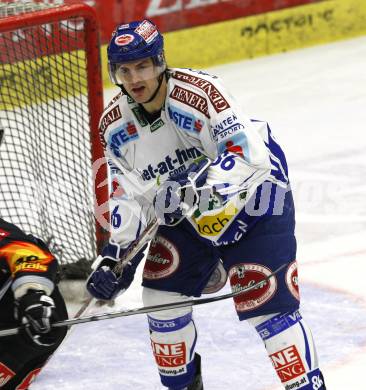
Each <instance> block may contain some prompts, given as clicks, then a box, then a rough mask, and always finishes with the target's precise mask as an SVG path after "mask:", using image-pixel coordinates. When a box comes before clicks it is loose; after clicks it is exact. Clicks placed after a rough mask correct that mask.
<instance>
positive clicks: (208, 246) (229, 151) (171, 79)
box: [87, 20, 325, 390]
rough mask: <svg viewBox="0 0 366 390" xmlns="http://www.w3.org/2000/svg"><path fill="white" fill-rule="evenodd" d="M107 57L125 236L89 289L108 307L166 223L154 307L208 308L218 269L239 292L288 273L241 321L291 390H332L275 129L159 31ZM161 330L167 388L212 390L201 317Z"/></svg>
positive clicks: (113, 244) (127, 36) (157, 332)
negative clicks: (174, 57) (154, 227)
mask: <svg viewBox="0 0 366 390" xmlns="http://www.w3.org/2000/svg"><path fill="white" fill-rule="evenodd" d="M108 60H109V73H110V77H111V80H112V81H113V83H115V84H116V85H118V86H119V87H120V88H121V92H120V93H119V94H118V95H117V96H116V97H115V98H114V99H113V100H112V102H111V103H110V104H109V105H108V107H107V108H106V110H105V112H104V114H103V116H102V118H101V121H100V133H101V140H102V143H103V145H104V147H105V153H106V156H107V158H108V160H109V162H110V164H111V166H113V169H115V170H118V171H120V172H121V181H122V184H123V188H124V192H123V195H121V194H120V195H119V196H115V197H114V198H113V199H111V210H112V217H111V218H112V219H111V226H112V227H113V231H112V239H111V241H110V243H109V244H108V245H107V246H106V247H105V248H104V250H103V253H102V255H101V256H100V257H98V259H97V260H96V262H95V265H94V271H93V273H92V274H91V275H90V277H89V279H88V281H87V288H88V290H89V292H90V293H91V294H92V295H93V296H95V297H96V298H98V299H104V300H109V299H113V298H114V297H115V296H117V295H118V294H120V293H122V292H123V291H125V290H126V289H127V288H128V287H129V285H130V284H131V282H132V280H133V277H134V273H135V270H136V267H137V265H138V263H139V262H140V261H141V260H142V259H143V258H144V253H143V252H141V253H139V254H138V255H137V256H136V257H135V258H134V259H133V260H132V261H130V262H129V263H128V264H127V265H126V266H125V268H124V269H123V272H122V275H116V274H115V273H114V272H113V267H114V265H115V263H116V261H118V259H119V258H120V257H121V255H122V254H123V253H124V252H125V250H126V248H128V246H129V244H130V242H131V241H132V240H133V239H135V238H136V237H138V236H139V234H140V233H141V231H142V230H143V228H144V226H146V225H147V224H148V223H149V222H150V221H151V220H153V219H154V218H155V217H157V218H158V220H159V222H160V226H159V228H158V231H157V233H156V236H155V238H154V239H153V241H152V243H151V245H150V248H149V251H148V253H147V256H146V260H145V265H144V271H143V283H142V284H143V301H144V304H145V305H146V306H147V305H156V304H161V303H167V302H172V301H174V302H182V301H185V300H187V299H189V297H192V296H193V297H198V296H200V295H201V293H202V292H203V291H204V289H205V288H207V284H208V283H211V281H212V278H211V276H212V275H214V274H215V273H217V272H218V270H220V275H221V276H222V275H223V274H225V272H226V273H227V277H228V279H229V282H230V284H231V287H232V289H233V290H234V291H240V290H241V289H244V288H245V287H246V286H248V285H252V284H254V283H257V282H260V281H261V280H264V278H266V277H267V276H268V275H270V274H271V273H272V272H273V271H274V270H275V269H277V268H278V267H279V266H280V265H282V264H284V265H285V267H284V268H283V269H282V270H281V271H280V272H279V273H278V274H276V275H275V276H274V277H271V278H270V279H269V280H267V281H264V282H263V283H261V284H260V285H259V287H258V288H257V289H255V290H254V291H251V292H249V293H245V294H243V295H239V296H237V297H235V299H234V303H235V308H236V311H237V314H238V318H239V320H240V321H243V320H247V321H248V322H249V323H250V324H252V325H253V326H254V327H255V329H256V330H257V332H258V334H259V336H260V337H261V338H262V340H263V342H264V346H265V348H266V350H267V353H268V355H269V357H270V359H271V361H272V363H273V366H274V369H275V370H276V373H277V375H278V376H279V379H280V380H281V382H282V384H283V387H284V388H285V389H290V388H298V389H302V390H323V389H325V385H324V379H323V376H322V373H321V371H320V370H319V366H318V360H317V354H316V350H315V346H314V342H313V338H312V335H311V332H310V330H309V328H308V326H307V325H306V323H305V321H304V319H303V317H302V315H301V313H300V311H299V302H300V296H299V287H298V278H297V263H296V239H295V235H294V228H295V212H294V205H293V199H292V193H291V188H290V185H289V179H288V169H287V164H286V160H285V156H284V153H283V151H282V149H281V147H280V146H279V145H278V143H277V142H276V140H275V139H274V138H273V136H272V134H271V131H270V128H269V126H268V124H267V123H266V122H264V121H259V120H251V119H249V118H248V117H247V116H246V115H245V113H243V110H242V108H241V107H240V106H239V105H238V104H237V103H236V102H235V100H234V99H233V98H232V97H231V96H230V95H229V94H228V92H227V91H226V90H225V88H224V87H223V85H222V84H221V81H220V80H219V79H218V78H217V77H215V76H212V75H209V74H207V73H205V72H202V71H196V70H192V69H177V68H167V66H166V62H165V57H164V51H163V37H162V35H161V34H160V32H159V31H158V29H157V27H156V26H155V25H154V23H152V22H151V21H149V20H142V21H136V22H132V23H128V24H122V25H120V26H118V27H117V28H116V30H115V31H114V33H113V35H112V39H111V41H110V43H109V46H108ZM126 218H128V221H129V222H128V224H126V223H123V221H125V220H126ZM210 278H211V279H210ZM222 280H223V281H225V280H226V279H225V277H221V281H222ZM222 284H223V283H221V285H222ZM211 290H212V288H211ZM148 323H149V328H150V337H151V345H152V352H153V354H154V356H155V360H156V364H157V367H158V371H159V374H160V378H161V382H162V384H163V385H164V386H165V387H167V388H169V389H171V390H183V389H189V390H199V389H203V382H202V375H201V364H200V355H199V354H198V353H197V351H196V341H197V331H196V326H195V323H194V318H193V314H192V309H191V308H179V309H172V310H166V311H161V312H154V313H151V314H149V315H148Z"/></svg>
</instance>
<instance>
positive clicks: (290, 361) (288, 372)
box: [269, 345, 307, 388]
mask: <svg viewBox="0 0 366 390" xmlns="http://www.w3.org/2000/svg"><path fill="white" fill-rule="evenodd" d="M269 357H270V359H271V361H272V364H273V367H274V368H275V370H276V372H277V375H278V376H279V378H280V379H281V382H282V383H285V382H288V381H291V380H293V379H295V378H298V377H299V376H301V375H304V374H305V367H304V364H303V362H302V360H301V357H300V354H299V351H298V350H297V348H296V346H295V345H291V346H290V347H287V348H284V349H282V350H281V351H278V352H275V353H273V354H271V355H269ZM304 379H307V378H306V376H304ZM304 383H305V382H304ZM301 384H303V383H301ZM290 388H291V387H290Z"/></svg>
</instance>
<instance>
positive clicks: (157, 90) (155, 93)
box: [118, 71, 165, 104]
mask: <svg viewBox="0 0 366 390" xmlns="http://www.w3.org/2000/svg"><path fill="white" fill-rule="evenodd" d="M164 77H165V71H164V72H163V73H161V74H160V75H159V77H158V86H157V87H156V89H155V91H154V93H153V94H152V95H151V97H150V98H149V99H148V100H146V101H145V102H142V103H141V104H147V103H150V102H152V101H153V100H154V99H155V97H156V95H157V94H158V92H159V90H160V87H161V85H162V83H163V80H164ZM118 86H119V87H120V88H121V90H122V92H123V93H124V94H125V95H127V96H129V97H130V98H131V99H132V97H131V96H130V94H129V93H128V92H127V91H126V88H125V87H124V86H123V84H118Z"/></svg>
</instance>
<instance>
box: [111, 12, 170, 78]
mask: <svg viewBox="0 0 366 390" xmlns="http://www.w3.org/2000/svg"><path fill="white" fill-rule="evenodd" d="M107 54H108V70H109V76H110V78H111V81H112V82H113V83H114V84H118V85H119V84H123V83H124V79H123V75H122V74H121V72H118V69H119V66H120V65H121V64H126V63H129V62H133V61H138V60H140V59H144V58H151V59H152V61H153V64H154V75H153V76H155V77H157V76H159V75H160V74H161V73H163V72H164V70H165V69H166V62H165V58H164V39H163V36H162V35H161V33H160V32H159V30H158V28H157V26H156V25H155V24H154V23H153V22H152V21H150V20H148V19H144V20H141V21H134V22H131V23H128V24H121V25H119V26H117V28H116V29H115V31H113V34H112V38H111V40H110V42H109V45H108V48H107ZM149 76H152V75H151V74H150V75H149ZM146 77H147V76H146Z"/></svg>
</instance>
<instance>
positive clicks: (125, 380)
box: [31, 37, 366, 390]
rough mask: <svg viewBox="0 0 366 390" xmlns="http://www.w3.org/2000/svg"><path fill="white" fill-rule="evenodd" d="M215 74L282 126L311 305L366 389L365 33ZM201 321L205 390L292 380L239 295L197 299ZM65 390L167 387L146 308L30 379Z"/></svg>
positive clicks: (131, 298) (337, 355)
mask: <svg viewBox="0 0 366 390" xmlns="http://www.w3.org/2000/svg"><path fill="white" fill-rule="evenodd" d="M209 71H210V72H211V73H215V74H217V75H219V76H221V77H222V78H223V80H224V81H225V83H226V85H227V86H228V88H229V89H230V90H231V92H232V94H233V95H235V96H236V97H237V98H238V99H239V101H240V102H241V104H242V107H243V110H245V111H246V112H248V113H251V116H252V117H254V118H259V119H265V120H267V121H268V122H269V123H270V124H271V127H272V130H273V131H274V132H275V134H276V135H277V139H278V140H279V142H280V143H281V144H282V146H283V148H284V149H285V151H286V153H287V157H288V162H289V167H290V178H291V180H292V183H293V188H294V193H295V201H296V205H297V238H298V256H297V258H298V262H299V264H300V271H299V272H300V282H301V293H302V313H303V316H304V317H305V318H306V320H307V322H308V323H309V325H310V326H311V328H312V331H313V334H314V337H315V340H316V343H317V347H318V354H319V358H320V363H321V368H322V370H323V372H324V374H325V379H326V383H327V386H328V387H327V388H328V389H329V390H348V389H360V390H362V389H365V388H366V387H365V386H366V385H365V380H364V377H363V371H364V370H365V368H366V287H365V285H366V283H365V278H366V271H365V270H366V191H365V190H366V184H365V182H364V180H365V179H366V157H365V155H366V125H365V124H366V37H362V38H357V39H353V40H347V41H343V42H338V43H334V44H330V45H324V46H318V47H314V48H309V49H305V50H299V51H294V52H290V53H285V54H280V55H275V56H271V57H264V58H260V59H255V60H250V61H243V62H238V63H234V64H229V65H225V66H220V67H215V68H211V69H210V70H209ZM106 92H107V93H106V95H109V96H110V95H111V91H106ZM224 291H228V289H227V287H226V289H225V290H224ZM140 293H141V288H140V286H139V280H138V279H137V280H136V281H135V282H134V283H133V285H132V287H131V288H130V290H129V291H128V292H127V293H126V294H125V295H123V296H122V297H121V298H120V299H119V302H118V303H119V305H118V307H117V308H120V307H126V308H132V307H137V306H140V305H141V299H140ZM103 310H104V309H102V311H103ZM195 318H196V323H197V324H198V329H199V340H198V346H197V349H198V351H199V352H200V353H201V355H202V359H203V363H202V364H203V377H204V383H205V389H206V390H226V389H233V388H237V389H248V390H270V389H271V390H279V389H281V388H282V387H281V386H280V384H279V381H278V379H277V378H276V376H275V373H274V370H273V369H272V366H271V363H270V362H269V360H268V358H267V356H266V353H265V350H264V348H263V346H262V343H261V341H260V340H259V338H258V336H257V335H256V333H255V332H254V331H253V329H251V328H250V327H249V325H248V324H247V323H240V322H239V321H237V319H236V314H235V312H234V308H233V304H232V302H231V301H224V302H219V303H214V304H210V305H205V306H200V307H197V308H195ZM56 388H57V389H63V390H71V389H72V390H81V389H88V390H94V389H95V390H97V389H98V390H99V389H108V390H117V389H119V390H120V389H123V390H139V389H141V390H146V389H149V390H151V389H152V390H155V389H161V386H160V382H159V377H158V374H157V371H156V368H155V365H154V361H153V357H152V355H151V352H150V345H149V338H148V328H147V324H146V321H145V316H144V315H139V316H133V317H125V318H120V319H114V320H107V321H102V322H96V323H90V324H82V325H79V326H75V327H74V328H73V331H72V332H71V333H70V335H69V337H68V338H67V339H66V341H65V342H64V344H63V345H62V346H61V347H60V349H59V350H58V352H57V353H56V354H55V355H54V357H53V358H52V359H51V360H50V361H49V363H48V365H47V366H46V367H45V368H44V370H43V371H42V373H41V374H40V375H39V377H38V378H37V380H36V381H35V382H34V384H33V385H32V386H31V389H32V390H51V389H52V390H53V389H56Z"/></svg>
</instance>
